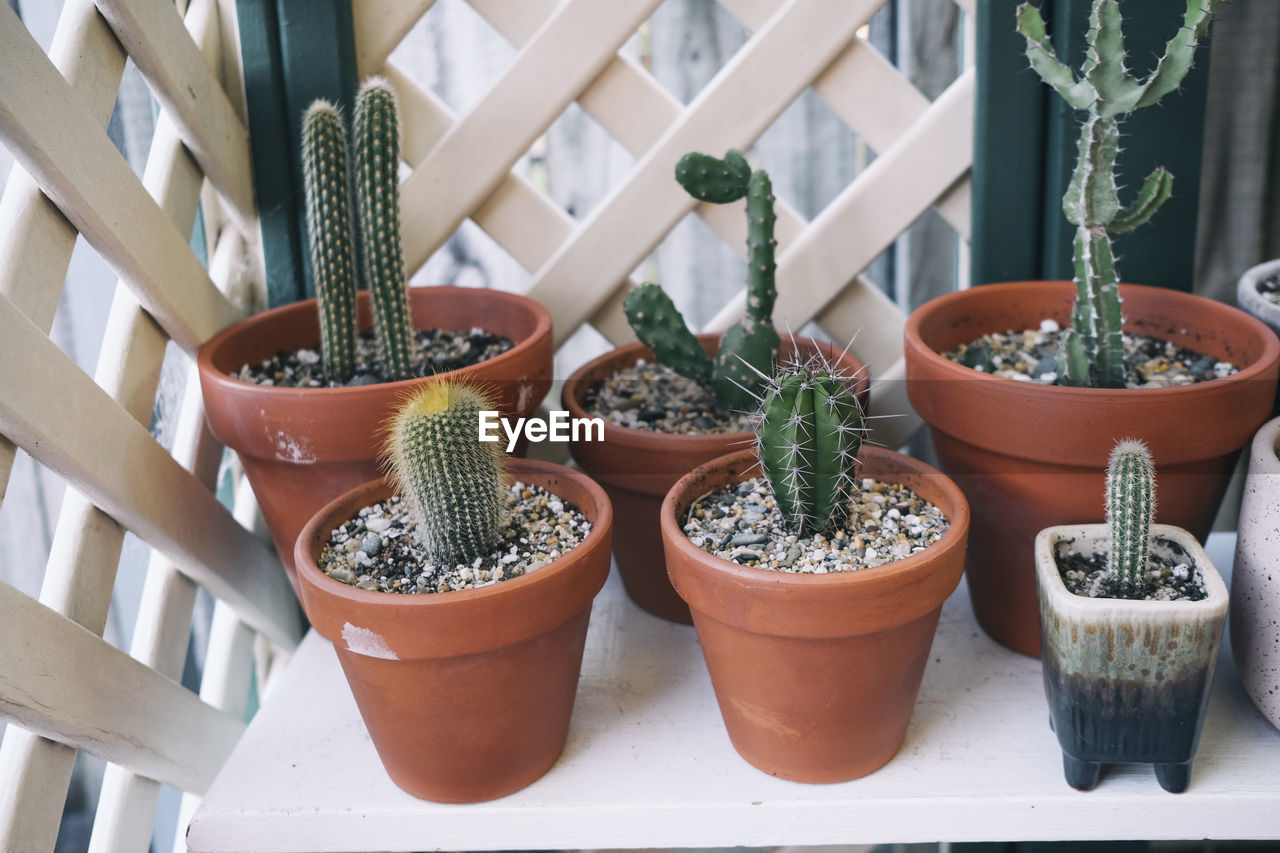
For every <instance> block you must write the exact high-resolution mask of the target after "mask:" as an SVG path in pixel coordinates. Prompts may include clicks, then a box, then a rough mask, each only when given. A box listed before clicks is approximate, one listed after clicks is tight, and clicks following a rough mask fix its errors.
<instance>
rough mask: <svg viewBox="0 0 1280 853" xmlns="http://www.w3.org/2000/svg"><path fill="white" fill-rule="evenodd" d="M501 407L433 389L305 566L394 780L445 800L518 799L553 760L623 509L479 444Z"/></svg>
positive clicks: (306, 587) (470, 392) (304, 552)
mask: <svg viewBox="0 0 1280 853" xmlns="http://www.w3.org/2000/svg"><path fill="white" fill-rule="evenodd" d="M494 402H495V401H494V399H493V398H492V397H489V396H486V395H485V394H484V393H482V392H480V391H479V390H477V389H476V388H474V387H472V386H468V385H466V384H463V383H459V382H455V381H445V380H433V381H432V382H431V383H429V384H428V385H426V386H425V387H423V388H422V389H421V390H419V391H418V392H417V393H416V394H415V395H414V396H412V397H411V398H409V400H408V401H407V402H406V403H405V405H404V407H403V408H402V409H401V410H400V411H399V412H398V414H396V416H395V418H394V421H393V423H392V426H391V428H390V430H389V433H388V436H389V437H388V439H387V452H388V457H389V465H388V467H389V469H390V471H391V476H390V478H389V479H384V480H374V481H372V482H369V483H366V484H364V485H362V486H360V487H358V488H356V489H354V490H352V491H349V492H347V493H346V494H344V495H342V496H341V497H339V498H338V499H337V500H335V501H333V502H331V503H330V504H329V505H328V506H326V507H324V508H323V509H322V510H320V511H319V512H318V513H317V514H316V515H315V516H314V517H313V518H312V519H311V520H310V521H309V522H307V525H306V527H305V528H304V529H303V531H302V535H301V536H300V537H299V539H298V542H297V550H296V552H295V557H294V559H295V561H296V563H297V566H298V578H299V580H300V582H301V586H302V604H303V607H304V609H305V610H306V613H307V616H308V618H309V619H310V620H311V623H312V625H314V626H315V629H316V630H317V631H319V632H320V633H321V634H323V635H324V636H325V637H326V638H328V639H329V640H331V641H332V642H333V645H334V649H335V650H336V651H337V654H338V660H339V662H340V663H341V664H342V669H343V672H344V673H345V674H346V677H347V681H348V682H349V683H350V685H351V692H352V694H353V695H354V696H355V700H356V704H357V705H358V706H359V709H360V714H361V716H362V717H363V719H364V721H365V724H366V725H367V726H368V728H369V735H370V737H371V738H372V739H373V744H374V747H375V748H376V749H377V751H378V755H379V757H380V758H381V760H382V763H383V766H384V767H385V768H386V770H387V773H388V775H390V777H391V779H392V781H394V782H395V783H396V784H397V785H399V786H400V787H401V788H403V789H404V790H405V791H408V792H409V793H410V794H413V795H414V796H416V797H422V798H425V799H430V800H436V801H440V802H474V801H479V800H488V799H493V798H495V797H500V796H503V795H505V794H508V793H511V792H512V791H515V790H517V789H519V788H522V787H524V786H525V785H528V784H529V783H531V782H532V781H533V780H535V779H537V778H538V777H539V776H541V775H542V774H543V773H545V772H546V771H547V770H548V769H549V768H550V767H551V765H552V764H554V763H555V760H556V758H557V757H558V756H559V754H560V752H561V750H562V749H563V747H564V743H565V738H566V735H567V732H568V726H569V717H570V713H571V711H572V709H573V700H574V694H575V691H576V689H577V684H578V673H579V668H580V665H581V662H582V652H583V646H584V643H585V641H586V635H587V622H588V619H589V618H590V614H591V601H592V599H593V598H594V597H595V595H596V593H597V592H599V590H600V588H601V587H602V586H603V585H604V581H605V578H606V577H607V576H608V573H609V537H610V534H611V531H612V510H611V508H610V506H609V499H608V498H607V497H606V496H605V494H604V492H603V491H602V490H601V489H600V487H599V486H597V485H596V484H595V483H593V482H592V481H591V480H590V479H588V478H587V477H586V476H584V475H583V474H581V473H578V472H575V471H572V470H569V469H567V468H564V467H562V466H559V465H553V464H551V463H547V462H537V461H531V460H525V459H510V460H507V458H506V457H505V456H504V455H503V454H502V452H501V450H500V448H499V446H498V444H496V443H491V442H482V441H480V440H479V436H478V434H477V429H476V422H477V417H478V414H479V412H480V411H482V410H489V409H492V408H493V405H494Z"/></svg>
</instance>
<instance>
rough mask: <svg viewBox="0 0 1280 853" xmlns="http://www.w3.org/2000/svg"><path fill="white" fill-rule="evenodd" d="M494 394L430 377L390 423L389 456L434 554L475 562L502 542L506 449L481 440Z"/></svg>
mask: <svg viewBox="0 0 1280 853" xmlns="http://www.w3.org/2000/svg"><path fill="white" fill-rule="evenodd" d="M494 408H495V405H494V401H493V400H491V399H490V398H489V397H488V396H487V395H486V394H485V393H484V392H483V391H481V390H480V389H478V388H475V387H473V386H471V385H468V384H466V383H463V382H451V381H443V380H437V381H432V382H430V383H429V384H427V385H426V386H425V387H423V388H422V389H421V390H420V391H418V392H417V393H415V394H414V395H413V396H411V397H409V398H408V399H407V400H406V401H405V404H404V405H403V406H402V407H401V408H400V410H399V411H398V412H397V413H396V415H395V418H394V419H393V420H392V422H391V426H390V429H389V432H388V438H387V444H386V459H387V464H388V468H389V469H390V471H391V478H392V480H393V481H394V482H395V484H396V487H397V491H399V493H400V495H401V496H402V497H403V499H404V500H406V501H408V503H409V508H410V511H411V512H412V514H413V517H414V519H415V520H416V521H417V524H418V538H419V539H420V540H421V542H422V544H423V545H424V546H425V548H426V550H427V556H428V558H429V559H430V560H431V561H432V562H434V563H438V564H442V565H459V564H462V563H470V562H472V561H474V560H475V559H476V558H477V557H481V556H483V555H485V554H488V553H489V552H490V551H493V550H494V549H495V548H496V547H497V546H498V544H499V541H500V539H501V533H502V521H503V511H502V506H503V496H504V494H505V492H506V485H505V480H504V466H503V458H504V457H503V453H502V449H501V445H500V444H499V443H497V442H484V441H480V439H479V436H478V435H477V432H476V424H477V422H478V421H479V418H480V413H481V412H482V411H485V410H493V409H494Z"/></svg>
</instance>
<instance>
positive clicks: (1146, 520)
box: [1107, 439, 1156, 598]
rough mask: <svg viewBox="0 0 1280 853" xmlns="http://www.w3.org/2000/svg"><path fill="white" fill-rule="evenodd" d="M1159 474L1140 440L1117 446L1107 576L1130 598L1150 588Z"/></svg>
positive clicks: (1110, 473)
mask: <svg viewBox="0 0 1280 853" xmlns="http://www.w3.org/2000/svg"><path fill="white" fill-rule="evenodd" d="M1155 474H1156V469H1155V464H1154V463H1153V462H1152V460H1151V452H1150V451H1149V450H1147V446H1146V445H1145V444H1143V443H1142V442H1141V441H1138V440H1136V439H1125V440H1123V441H1120V442H1117V443H1116V446H1115V447H1114V448H1113V449H1112V451H1111V458H1110V459H1109V460H1108V461H1107V529H1108V532H1109V534H1110V551H1109V552H1108V553H1109V554H1110V557H1109V558H1108V562H1107V574H1108V576H1109V577H1110V579H1111V582H1112V583H1113V584H1114V585H1115V587H1116V590H1117V592H1121V593H1123V595H1124V596H1125V597H1126V598H1138V597H1141V595H1142V593H1143V591H1144V590H1145V589H1146V588H1147V586H1148V577H1149V570H1148V561H1149V558H1150V553H1151V522H1152V519H1153V517H1154V515H1155Z"/></svg>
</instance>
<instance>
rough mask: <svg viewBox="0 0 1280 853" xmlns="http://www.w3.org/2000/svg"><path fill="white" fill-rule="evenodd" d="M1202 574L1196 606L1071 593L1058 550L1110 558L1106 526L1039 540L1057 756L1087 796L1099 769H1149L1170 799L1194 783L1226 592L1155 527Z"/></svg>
mask: <svg viewBox="0 0 1280 853" xmlns="http://www.w3.org/2000/svg"><path fill="white" fill-rule="evenodd" d="M1151 533H1152V537H1153V538H1154V539H1156V540H1157V541H1156V542H1155V543H1154V544H1153V546H1152V548H1153V551H1157V552H1158V550H1159V548H1160V547H1161V546H1160V544H1159V540H1160V539H1165V540H1171V541H1173V542H1175V543H1177V545H1178V546H1180V547H1181V549H1182V550H1183V551H1184V552H1185V553H1186V554H1187V555H1189V556H1190V558H1191V559H1192V560H1193V561H1194V563H1195V565H1196V566H1197V567H1198V568H1199V571H1200V574H1201V576H1202V577H1203V578H1204V584H1205V589H1206V592H1208V597H1207V598H1205V599H1203V600H1201V601H1129V600H1126V599H1117V598H1088V597H1086V596H1081V595H1075V594H1073V593H1071V592H1069V591H1068V590H1067V588H1066V586H1065V585H1064V584H1063V583H1062V576H1061V575H1060V574H1059V572H1058V565H1057V561H1056V560H1055V559H1054V553H1055V549H1056V548H1057V547H1058V543H1059V542H1062V541H1064V540H1065V541H1067V542H1069V543H1071V546H1070V547H1071V549H1072V550H1073V551H1076V552H1078V553H1086V552H1088V553H1098V552H1105V551H1106V549H1107V547H1108V546H1107V537H1108V532H1107V526H1106V525H1105V524H1076V525H1064V526H1057V527H1050V528H1048V529H1046V530H1043V531H1041V532H1040V534H1039V535H1038V536H1037V537H1036V544H1035V548H1036V552H1035V555H1036V556H1035V558H1036V578H1037V581H1038V587H1039V590H1040V624H1041V631H1042V632H1043V634H1044V692H1045V696H1046V697H1047V698H1048V700H1049V715H1050V716H1049V721H1050V725H1051V726H1052V727H1053V730H1054V732H1055V733H1056V734H1057V736H1058V744H1059V745H1060V746H1061V747H1062V768H1063V773H1064V775H1065V776H1066V778H1067V783H1068V784H1070V785H1071V786H1072V787H1074V788H1079V789H1080V790H1083V791H1088V790H1090V789H1091V788H1093V787H1094V786H1095V785H1097V784H1098V777H1099V774H1100V772H1101V769H1102V765H1103V764H1154V765H1155V770H1156V779H1157V780H1158V781H1159V782H1160V786H1161V787H1162V788H1164V789H1165V790H1166V791H1171V792H1173V793H1181V792H1182V791H1185V790H1186V789H1187V785H1188V784H1189V783H1190V781H1191V760H1192V758H1194V757H1195V754H1196V746H1197V744H1198V743H1199V741H1200V729H1201V727H1202V725H1203V724H1204V712H1205V708H1206V707H1208V704H1209V687H1210V685H1211V684H1212V683H1213V669H1214V665H1215V664H1216V663H1217V660H1218V649H1219V647H1220V646H1221V643H1222V626H1223V624H1224V623H1225V622H1226V618H1227V586H1226V584H1225V583H1223V582H1222V576H1221V575H1219V574H1218V571H1217V569H1215V568H1214V567H1213V563H1212V562H1210V561H1209V557H1208V555H1206V554H1205V552H1204V549H1203V548H1202V547H1200V542H1199V541H1198V540H1197V539H1196V538H1195V537H1194V536H1192V535H1191V534H1190V533H1189V532H1187V531H1186V530H1183V529H1181V528H1179V527H1173V526H1171V525H1167V524H1155V525H1152V527H1151Z"/></svg>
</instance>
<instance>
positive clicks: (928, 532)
mask: <svg viewBox="0 0 1280 853" xmlns="http://www.w3.org/2000/svg"><path fill="white" fill-rule="evenodd" d="M849 379H850V377H849V376H847V375H843V374H841V373H839V372H838V371H835V370H833V369H832V368H831V367H830V366H829V365H827V364H825V363H823V362H821V360H820V359H815V360H813V361H810V362H809V363H806V364H799V365H791V366H789V367H787V368H785V369H783V370H782V371H781V372H780V373H779V374H778V376H777V378H776V380H775V381H773V382H772V383H771V384H770V385H769V386H768V387H767V388H765V389H764V390H763V400H762V403H761V410H760V417H759V422H758V425H757V430H758V439H757V442H758V448H757V451H756V452H753V451H752V450H750V449H747V450H740V451H738V452H736V453H731V454H729V455H727V456H722V457H720V458H718V459H715V460H713V461H711V462H708V463H706V464H704V465H702V466H700V467H698V468H696V469H694V470H693V471H692V472H691V473H689V474H687V475H686V476H685V477H683V478H682V479H681V480H680V481H679V482H678V483H676V485H675V487H674V488H673V489H672V490H671V491H670V492H669V493H668V495H667V497H666V500H665V501H664V502H663V505H662V516H661V523H662V539H663V545H664V546H665V548H666V554H667V570H668V572H669V573H670V576H671V582H672V583H673V584H674V586H675V589H676V591H677V592H678V593H679V594H680V596H681V597H682V598H683V599H684V600H685V601H686V602H688V604H689V607H690V609H691V611H692V613H693V621H694V625H695V627H696V629H697V632H698V642H699V644H700V646H701V648H702V652H703V655H704V657H705V659H706V664H707V670H708V672H709V673H710V675H711V684H712V687H713V688H714V689H715V694H716V700H717V701H718V703H719V706H720V713H721V715H722V716H723V718H724V722H725V727H726V729H727V730H728V734H729V738H730V740H731V741H732V742H733V746H734V748H735V749H736V750H737V751H738V753H739V754H740V755H741V756H742V757H743V758H745V759H746V760H747V761H748V762H750V763H751V764H752V765H754V766H755V767H757V768H759V769H760V770H763V771H764V772H766V773H770V774H773V775H776V776H781V777H783V778H786V779H793V780H797V781H802V782H837V781H843V780H847V779H852V778H855V777H858V776H863V775H866V774H868V773H871V772H872V771H874V770H876V769H877V768H879V767H881V766H883V765H884V764H885V763H886V762H888V761H889V759H891V758H892V757H893V755H894V754H895V753H896V752H897V750H898V748H899V747H900V746H901V744H902V740H903V737H904V736H905V734H906V731H907V723H908V721H909V720H910V717H911V711H912V709H913V707H914V705H915V699H916V694H917V692H918V691H919V688H920V682H921V679H922V677H923V675H924V670H925V665H926V663H927V662H928V658H929V649H930V646H931V645H932V642H933V635H934V631H935V629H936V628H937V623H938V614H939V612H940V611H941V609H942V603H943V602H944V601H945V600H946V598H947V597H948V596H949V595H950V594H951V592H952V591H953V590H954V589H955V587H956V585H957V584H958V583H959V582H960V575H961V572H962V571H963V564H964V548H965V539H966V537H967V534H968V527H969V511H968V506H967V504H966V502H965V499H964V495H963V494H962V493H961V492H960V490H959V489H958V488H957V487H956V486H955V484H954V483H952V482H951V481H950V480H949V479H947V477H946V476H944V475H943V474H942V473H941V472H939V471H937V470H935V469H933V468H931V467H929V466H928V465H925V464H924V463H922V462H919V461H917V460H915V459H911V458H910V457H907V456H903V455H901V454H899V453H894V452H892V451H889V450H884V449H880V448H874V447H867V446H865V445H861V438H862V432H863V428H862V423H863V418H862V407H861V403H860V401H859V399H858V396H857V395H856V393H855V392H854V391H853V389H852V387H851V386H850V384H849ZM761 475H763V476H761Z"/></svg>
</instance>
